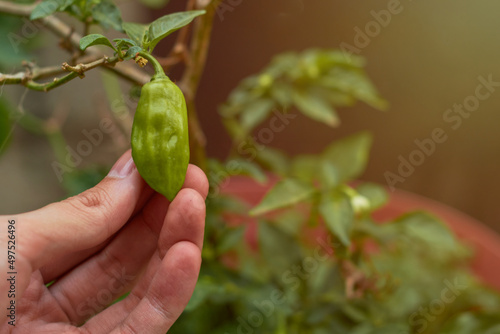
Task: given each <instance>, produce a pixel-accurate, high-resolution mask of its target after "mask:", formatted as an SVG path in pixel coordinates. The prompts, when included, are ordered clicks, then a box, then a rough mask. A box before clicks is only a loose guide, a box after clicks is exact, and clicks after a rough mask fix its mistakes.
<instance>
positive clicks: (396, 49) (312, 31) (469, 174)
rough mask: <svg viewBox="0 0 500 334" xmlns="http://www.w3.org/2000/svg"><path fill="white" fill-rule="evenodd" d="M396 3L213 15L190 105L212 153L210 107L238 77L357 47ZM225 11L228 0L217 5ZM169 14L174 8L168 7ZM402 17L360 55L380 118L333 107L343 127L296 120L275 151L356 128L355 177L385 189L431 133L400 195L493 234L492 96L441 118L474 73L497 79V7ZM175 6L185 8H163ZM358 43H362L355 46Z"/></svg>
mask: <svg viewBox="0 0 500 334" xmlns="http://www.w3.org/2000/svg"><path fill="white" fill-rule="evenodd" d="M398 2H399V1H391V0H383V1H380V0H376V1H356V2H355V1H339V0H303V1H301V0H282V1H277V0H273V1H269V0H252V1H250V0H242V1H232V3H233V4H237V3H239V5H235V6H231V7H232V8H233V10H232V11H225V12H224V13H223V15H222V18H223V19H220V18H219V19H217V20H216V21H217V22H216V25H215V29H214V35H213V42H212V46H211V50H210V55H209V59H208V65H207V70H206V73H205V76H204V78H203V81H202V85H201V88H200V92H199V99H198V105H199V110H200V111H201V112H202V115H201V118H202V121H203V127H204V129H205V131H206V133H207V135H208V138H209V146H208V148H209V152H210V153H211V154H213V155H216V156H219V157H223V156H224V155H225V154H226V152H227V149H228V146H229V141H228V137H227V136H225V135H224V134H223V131H222V126H221V123H220V120H219V119H218V117H215V116H214V115H215V113H216V106H217V105H218V104H219V103H221V102H222V101H224V100H225V98H226V97H227V95H228V93H229V92H230V90H231V88H232V87H234V86H235V85H236V84H237V83H238V81H239V80H240V79H242V78H244V77H245V76H247V75H249V74H251V73H254V72H256V71H258V70H259V69H261V68H262V67H263V66H265V65H266V64H267V63H268V61H269V60H270V59H271V57H272V56H273V55H275V54H277V53H280V52H284V51H289V50H303V49H307V48H311V47H321V48H338V47H339V45H341V43H342V42H346V43H349V44H351V45H355V44H354V38H355V35H356V32H355V30H354V28H355V27H359V28H361V29H364V28H365V25H366V24H368V23H369V22H371V21H373V20H374V17H373V16H372V14H371V11H375V12H379V11H380V10H383V9H387V8H388V6H392V5H397V3H398ZM226 3H227V4H230V3H231V2H230V1H226ZM176 7H177V8H176ZM394 8H396V11H400V13H398V14H395V15H392V17H391V22H390V23H389V24H388V25H387V26H386V27H382V28H381V31H380V33H379V34H378V35H377V36H375V37H373V38H372V39H371V41H370V43H369V45H368V46H366V47H365V48H362V50H361V52H360V54H361V55H363V56H365V57H366V58H367V60H368V65H367V72H368V73H369V75H370V77H371V78H372V79H373V81H374V82H375V84H376V86H377V87H378V88H379V90H380V92H381V94H382V95H383V96H384V97H385V98H386V99H387V100H388V101H389V102H390V103H391V107H390V109H389V110H388V111H387V112H380V111H377V110H373V109H371V108H370V107H368V106H366V105H364V104H358V105H357V106H355V107H354V108H350V109H344V110H341V111H340V114H341V119H342V121H343V124H342V126H341V127H340V128H338V129H334V130H332V129H329V128H327V127H325V126H323V125H320V124H317V123H314V122H312V121H309V120H307V119H306V118H304V117H302V118H301V119H300V120H297V121H294V122H292V124H291V125H290V126H289V127H287V128H286V130H285V131H284V132H282V133H280V134H279V135H277V136H276V137H275V139H274V141H273V142H272V145H275V146H277V147H280V148H283V149H285V150H286V151H287V152H289V153H291V154H298V153H309V152H319V151H320V150H321V149H322V148H323V147H324V146H325V145H327V144H328V143H329V142H330V141H331V140H333V139H335V138H339V137H341V136H343V135H346V134H349V133H353V132H356V131H359V130H365V129H368V130H370V131H371V132H372V133H373V134H374V136H375V143H374V147H373V150H372V155H371V161H370V165H369V167H368V170H367V172H366V173H365V175H364V179H366V180H370V181H375V182H379V183H385V182H386V181H385V177H384V173H385V172H386V171H391V172H394V173H397V168H398V165H399V160H398V157H399V155H402V156H403V157H406V158H408V156H409V155H410V154H411V153H412V152H413V150H415V149H416V146H415V144H414V141H415V140H417V139H418V140H423V139H425V138H429V137H430V136H431V132H432V131H433V130H434V129H435V128H442V129H443V131H445V133H446V135H447V140H446V142H444V143H441V144H438V145H437V147H436V151H435V153H434V154H432V155H431V156H429V157H427V158H426V159H425V162H424V163H423V164H422V165H421V166H419V167H417V168H416V169H415V171H414V172H413V174H412V175H411V176H410V177H408V178H406V179H405V182H404V183H398V184H397V187H399V188H401V189H406V190H410V191H412V192H415V193H418V194H422V195H425V196H428V197H431V198H434V199H436V200H438V201H441V202H444V203H447V204H449V205H451V206H454V207H456V208H458V209H460V210H462V211H464V212H466V213H468V214H470V215H472V216H474V217H476V218H478V219H480V220H482V221H484V222H486V223H487V224H488V225H490V226H494V227H496V229H497V230H499V231H500V221H499V217H500V205H497V197H496V196H495V195H496V194H497V193H498V192H499V191H500V179H499V178H498V177H497V170H499V169H500V157H499V153H500V151H499V148H500V134H499V131H498V127H499V124H500V115H499V114H498V110H499V109H500V90H499V91H496V92H494V93H493V94H492V95H491V96H490V97H489V98H488V99H486V100H485V101H481V103H480V106H479V108H478V109H477V111H475V112H473V113H471V115H470V117H469V118H468V119H464V120H463V123H462V124H461V126H460V127H459V128H458V129H456V130H454V129H453V128H451V125H452V124H453V123H448V122H446V121H445V120H444V119H443V114H444V113H445V112H446V110H447V109H449V108H451V107H453V105H454V104H461V103H463V101H464V100H465V99H466V98H467V97H468V96H470V95H474V93H475V90H476V87H477V86H478V85H479V81H478V77H479V76H483V77H485V78H487V77H488V76H489V75H492V78H493V80H494V81H499V82H500V66H499V63H498V60H499V59H500V40H499V39H498V32H500V20H498V17H497V15H496V13H498V10H499V9H500V4H497V3H494V2H491V1H490V2H471V1H465V0H444V1H438V2H436V1H431V0H421V1H410V0H402V1H400V2H399V6H396V7H394ZM174 9H178V10H181V9H182V3H181V2H178V3H175V4H171V5H169V8H168V10H174ZM358 45H359V44H358Z"/></svg>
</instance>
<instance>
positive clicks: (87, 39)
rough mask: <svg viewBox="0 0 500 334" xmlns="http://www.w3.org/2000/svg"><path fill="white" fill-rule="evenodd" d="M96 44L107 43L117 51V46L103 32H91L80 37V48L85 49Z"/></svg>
mask: <svg viewBox="0 0 500 334" xmlns="http://www.w3.org/2000/svg"><path fill="white" fill-rule="evenodd" d="M94 45H106V46H109V47H110V48H112V49H113V50H115V51H116V49H115V47H114V46H113V44H111V42H110V41H109V39H107V38H106V37H105V36H103V35H101V34H90V35H87V36H84V37H82V38H81V39H80V49H82V50H85V49H87V48H88V47H89V46H94Z"/></svg>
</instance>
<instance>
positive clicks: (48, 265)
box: [0, 151, 208, 334]
mask: <svg viewBox="0 0 500 334" xmlns="http://www.w3.org/2000/svg"><path fill="white" fill-rule="evenodd" d="M207 193H208V181H207V179H206V176H205V175H204V173H203V172H202V171H201V170H200V169H199V168H198V167H196V166H193V165H190V166H189V168H188V171H187V175H186V181H185V183H184V186H183V189H182V190H181V191H180V192H179V194H178V195H177V197H176V198H175V199H174V200H173V201H172V202H171V203H169V202H168V201H167V200H166V199H165V197H163V196H162V195H160V194H158V193H155V192H153V190H151V188H149V187H148V186H147V185H146V184H145V182H144V181H143V180H142V179H141V177H140V176H139V174H138V172H137V170H136V168H135V165H134V164H133V161H132V158H131V154H130V151H128V152H126V153H125V154H124V155H123V156H122V157H121V158H120V159H119V160H118V162H117V163H116V164H115V166H113V168H112V170H111V171H110V173H109V174H108V176H107V177H106V178H105V179H104V180H103V181H101V182H100V183H99V184H98V185H96V186H95V187H94V188H92V189H89V190H87V191H85V192H83V193H82V194H80V195H78V196H75V197H71V198H68V199H66V200H64V201H62V202H59V203H54V204H50V205H48V206H46V207H43V208H41V209H39V210H36V211H32V212H28V213H24V214H19V215H14V216H0V228H1V229H3V231H0V236H1V240H0V245H1V247H2V248H1V253H2V254H6V253H7V241H8V238H7V237H8V234H7V230H8V224H9V223H8V222H9V221H11V222H12V221H15V223H14V225H15V238H16V239H15V246H16V248H15V271H16V272H17V274H16V275H15V312H14V314H15V317H14V320H15V327H14V326H12V325H11V324H9V323H8V322H9V321H12V317H11V318H9V317H5V315H2V317H3V318H4V319H5V321H4V322H3V323H2V324H1V325H0V332H1V333H12V332H14V333H92V334H94V333H96V334H97V333H159V334H160V333H165V332H167V330H168V329H169V328H170V327H171V326H172V324H173V323H174V322H175V320H176V319H177V318H178V317H179V315H180V314H181V313H182V311H183V309H184V308H185V306H186V304H187V303H188V301H189V299H190V297H191V294H192V293H193V290H194V287H195V285H196V281H197V279H198V273H199V270H200V265H201V248H202V244H203V232H204V223H205V202H204V200H205V198H206V196H207ZM6 261H7V259H6V258H5V259H0V263H2V264H1V265H0V266H2V267H1V270H2V271H1V272H0V273H1V274H2V275H5V276H7V277H6V278H7V279H8V278H9V276H10V275H7V272H10V271H12V270H10V269H9V268H8V263H7V264H6ZM6 278H2V279H0V309H1V310H3V311H2V312H6V313H7V315H9V314H12V312H10V311H9V310H7V307H9V305H10V303H11V300H14V299H10V298H9V297H8V290H9V289H11V285H10V283H9V281H7V280H6ZM53 280H55V282H54V283H53V284H52V285H50V286H49V287H46V284H47V283H49V282H51V281H53ZM127 291H131V292H130V294H129V295H128V296H127V297H126V298H125V299H123V300H121V301H120V302H118V303H116V304H113V305H111V306H110V307H108V308H106V307H107V306H108V305H109V304H110V303H111V302H112V301H113V300H115V299H116V298H118V297H120V296H121V295H123V294H124V293H125V292H127ZM78 326H80V327H78Z"/></svg>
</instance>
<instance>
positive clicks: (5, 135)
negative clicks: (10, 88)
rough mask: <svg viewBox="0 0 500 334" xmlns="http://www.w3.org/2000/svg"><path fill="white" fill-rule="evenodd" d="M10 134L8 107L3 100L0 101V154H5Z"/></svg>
mask: <svg viewBox="0 0 500 334" xmlns="http://www.w3.org/2000/svg"><path fill="white" fill-rule="evenodd" d="M11 133H12V125H11V122H10V113H9V106H8V105H7V103H6V102H5V99H3V98H2V99H0V154H2V153H3V152H5V150H6V148H7V145H8V143H9V139H10V136H11Z"/></svg>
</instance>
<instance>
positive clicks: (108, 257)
mask: <svg viewBox="0 0 500 334" xmlns="http://www.w3.org/2000/svg"><path fill="white" fill-rule="evenodd" d="M193 167H194V166H193ZM192 180H195V181H196V183H194V182H192ZM202 180H206V178H205V176H204V173H203V172H202V171H201V170H200V169H197V168H190V169H188V172H187V177H186V183H185V185H184V186H185V187H186V186H193V187H195V188H197V189H196V190H194V189H182V190H181V191H180V192H179V194H178V195H177V197H176V198H175V200H174V201H173V202H172V203H171V204H170V209H169V211H168V213H167V208H168V206H169V204H168V201H167V200H166V198H165V197H163V196H162V195H160V194H156V195H155V196H153V197H152V198H151V200H150V201H149V202H148V203H147V205H146V206H145V207H144V209H143V211H142V212H141V213H139V214H138V215H137V216H136V217H135V218H134V219H133V220H132V221H131V222H130V223H129V224H128V225H127V226H125V227H124V229H123V231H121V232H120V233H119V234H118V235H117V236H116V237H115V238H114V240H113V241H112V242H111V243H110V244H109V245H108V246H107V247H106V248H105V249H104V250H103V251H101V252H100V253H98V254H96V255H95V256H93V257H92V258H90V259H89V260H87V261H86V262H85V263H83V264H81V265H80V266H79V267H78V268H75V269H74V270H73V271H71V272H70V273H68V275H66V276H64V277H62V278H61V279H59V280H58V281H57V282H56V283H55V284H53V285H52V286H51V287H50V290H51V292H52V293H53V295H54V297H55V298H56V299H57V300H58V302H59V304H60V305H61V307H62V308H63V309H64V310H65V312H66V314H67V315H68V317H69V318H70V319H71V321H72V322H74V323H81V322H83V321H84V320H85V319H87V318H89V317H90V316H92V315H94V314H95V313H97V312H99V311H101V310H102V309H104V308H105V307H106V306H107V305H109V303H110V302H111V301H112V300H114V299H115V298H117V297H119V296H120V295H122V294H123V293H124V292H125V291H129V290H130V287H131V284H132V283H133V282H135V280H136V279H137V278H138V277H139V274H140V273H141V272H142V271H143V269H144V268H145V267H146V264H147V262H148V261H149V259H150V258H151V256H152V254H153V253H154V251H155V250H156V248H157V245H158V236H159V235H160V230H161V231H162V232H161V235H162V236H163V235H165V234H166V235H167V236H168V238H166V239H170V240H169V241H168V242H167V243H166V242H162V245H164V246H163V248H164V249H165V251H164V252H163V254H164V253H165V252H166V249H167V248H169V247H170V246H171V245H172V244H173V243H175V242H176V241H179V240H192V241H193V242H195V244H196V245H197V246H198V247H199V248H200V249H201V245H202V242H203V230H204V222H205V205H204V198H203V197H202V196H201V195H200V192H204V193H205V194H206V188H205V183H204V182H200V181H202ZM165 216H166V218H165ZM164 221H165V224H164ZM163 225H165V226H163ZM162 227H163V229H162ZM172 238H173V239H172ZM74 286H78V289H74ZM99 294H100V295H101V297H100V298H99V299H100V301H99V302H97V301H95V300H94V302H91V298H94V297H95V296H96V295H99ZM104 295H106V296H105V297H103V296H104ZM89 297H90V298H89ZM94 299H95V298H94Z"/></svg>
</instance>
